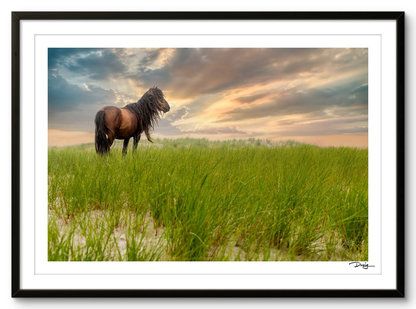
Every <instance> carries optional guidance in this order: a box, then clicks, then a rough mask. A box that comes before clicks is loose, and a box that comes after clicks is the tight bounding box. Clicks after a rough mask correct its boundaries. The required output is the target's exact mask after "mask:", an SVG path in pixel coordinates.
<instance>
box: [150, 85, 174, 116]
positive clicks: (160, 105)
mask: <svg viewBox="0 0 416 309" xmlns="http://www.w3.org/2000/svg"><path fill="white" fill-rule="evenodd" d="M145 95H149V97H150V98H151V99H152V101H153V102H154V104H155V107H156V108H157V110H159V111H161V112H163V113H167V112H168V111H169V110H170V106H169V103H168V101H166V99H165V95H164V94H163V92H162V90H160V89H159V88H157V87H152V88H150V89H149V90H148V91H147V92H146V93H145V94H144V96H145Z"/></svg>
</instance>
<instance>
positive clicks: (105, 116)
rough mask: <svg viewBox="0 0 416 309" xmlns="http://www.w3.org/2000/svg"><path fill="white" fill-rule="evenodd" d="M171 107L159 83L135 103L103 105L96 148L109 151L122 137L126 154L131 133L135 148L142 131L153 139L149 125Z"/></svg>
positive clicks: (152, 126) (104, 152) (154, 122)
mask: <svg viewBox="0 0 416 309" xmlns="http://www.w3.org/2000/svg"><path fill="white" fill-rule="evenodd" d="M169 110H170V106H169V104H168V102H167V101H166V100H165V96H164V94H163V92H162V90H160V89H159V88H157V87H152V88H150V89H149V90H148V91H147V92H146V93H145V94H144V95H143V96H142V97H141V99H140V100H138V101H137V102H136V103H131V104H127V105H126V106H124V107H122V108H118V107H116V106H104V107H103V108H101V109H100V110H99V111H98V112H97V114H96V115H95V151H96V152H97V153H98V154H100V155H104V154H107V153H109V152H110V147H111V145H112V144H113V142H114V140H115V139H122V140H124V143H123V154H126V153H127V147H128V145H129V140H130V138H131V137H133V139H134V148H133V150H136V149H137V145H138V143H139V141H140V136H141V134H142V133H143V131H144V132H145V134H146V137H147V139H148V140H149V142H152V143H153V141H152V139H151V138H150V129H154V126H155V124H157V121H158V120H159V119H160V115H161V113H167V112H168V111H169Z"/></svg>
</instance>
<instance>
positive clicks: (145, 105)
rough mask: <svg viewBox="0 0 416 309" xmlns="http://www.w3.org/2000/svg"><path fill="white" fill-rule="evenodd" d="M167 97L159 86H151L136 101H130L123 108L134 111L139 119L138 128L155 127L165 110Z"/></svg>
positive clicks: (141, 129)
mask: <svg viewBox="0 0 416 309" xmlns="http://www.w3.org/2000/svg"><path fill="white" fill-rule="evenodd" d="M164 101H165V97H164V95H163V92H162V90H160V89H159V88H157V87H152V88H150V89H149V90H148V91H147V92H146V93H145V94H144V95H143V96H142V97H141V98H140V100H138V101H137V102H136V103H130V104H127V105H126V106H124V107H123V108H125V109H127V110H129V111H130V112H132V113H133V114H134V115H135V116H136V117H137V120H138V124H137V126H138V128H137V129H138V130H140V131H143V130H144V129H145V128H151V129H154V126H155V124H157V122H158V120H159V119H160V112H162V111H163V102H164Z"/></svg>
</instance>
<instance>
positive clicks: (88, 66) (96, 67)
mask: <svg viewBox="0 0 416 309" xmlns="http://www.w3.org/2000/svg"><path fill="white" fill-rule="evenodd" d="M66 68H67V69H68V70H69V71H71V72H74V73H77V74H79V75H84V76H88V77H89V78H91V79H95V80H104V79H107V78H108V77H110V76H113V77H117V76H120V75H121V74H122V73H124V72H125V70H126V67H125V65H124V64H123V62H121V60H120V58H119V56H118V55H117V54H116V53H113V52H112V51H111V50H103V51H99V52H95V53H91V54H89V55H88V56H86V57H78V58H75V59H74V60H73V62H72V63H70V64H67V65H66Z"/></svg>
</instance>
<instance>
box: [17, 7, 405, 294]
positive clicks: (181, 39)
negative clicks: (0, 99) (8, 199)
mask: <svg viewBox="0 0 416 309" xmlns="http://www.w3.org/2000/svg"><path fill="white" fill-rule="evenodd" d="M12 142H13V143H12V152H13V153H12V191H13V192H12V237H13V239H12V297H404V12H12Z"/></svg>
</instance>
